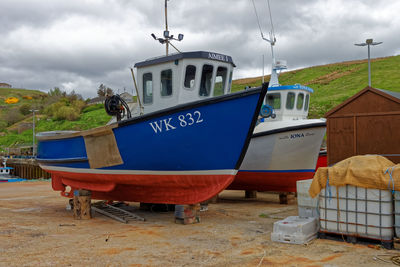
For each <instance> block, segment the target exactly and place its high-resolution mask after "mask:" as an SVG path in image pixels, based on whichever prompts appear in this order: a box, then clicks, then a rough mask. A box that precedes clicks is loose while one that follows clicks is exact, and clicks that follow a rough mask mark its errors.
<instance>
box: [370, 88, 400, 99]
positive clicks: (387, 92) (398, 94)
mask: <svg viewBox="0 0 400 267" xmlns="http://www.w3.org/2000/svg"><path fill="white" fill-rule="evenodd" d="M375 89H376V90H379V91H381V92H383V93H385V94H388V95H391V96H393V97H395V98H398V99H400V93H398V92H393V91H388V90H384V89H378V88H375Z"/></svg>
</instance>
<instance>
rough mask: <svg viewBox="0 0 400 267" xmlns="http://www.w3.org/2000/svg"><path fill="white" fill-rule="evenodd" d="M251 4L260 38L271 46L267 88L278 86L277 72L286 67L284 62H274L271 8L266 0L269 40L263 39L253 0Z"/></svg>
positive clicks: (274, 41)
mask: <svg viewBox="0 0 400 267" xmlns="http://www.w3.org/2000/svg"><path fill="white" fill-rule="evenodd" d="M252 2H253V7H254V12H255V14H256V18H257V23H258V28H259V29H260V33H261V38H262V39H263V40H264V41H267V42H268V43H269V44H270V46H271V56H272V70H271V78H270V81H269V87H272V86H279V80H278V76H279V73H278V71H280V70H282V69H286V68H287V67H286V62H284V61H279V62H277V61H276V60H275V54H274V45H275V43H276V38H275V31H274V24H273V23H272V13H271V7H270V5H269V0H267V4H268V11H269V17H270V22H271V31H270V32H269V39H268V38H266V37H264V34H263V32H262V29H261V25H260V19H259V17H258V13H257V9H256V5H255V4H254V0H252Z"/></svg>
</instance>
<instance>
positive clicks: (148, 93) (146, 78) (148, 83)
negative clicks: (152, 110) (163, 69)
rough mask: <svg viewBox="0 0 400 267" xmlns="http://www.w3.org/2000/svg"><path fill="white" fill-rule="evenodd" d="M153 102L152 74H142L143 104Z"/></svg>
mask: <svg viewBox="0 0 400 267" xmlns="http://www.w3.org/2000/svg"><path fill="white" fill-rule="evenodd" d="M152 102H153V74H151V73H150V72H149V73H145V74H143V103H144V104H150V103H152Z"/></svg>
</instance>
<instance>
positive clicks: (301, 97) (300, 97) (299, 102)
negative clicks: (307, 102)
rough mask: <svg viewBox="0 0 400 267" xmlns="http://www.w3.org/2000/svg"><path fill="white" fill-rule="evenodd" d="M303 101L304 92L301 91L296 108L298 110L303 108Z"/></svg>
mask: <svg viewBox="0 0 400 267" xmlns="http://www.w3.org/2000/svg"><path fill="white" fill-rule="evenodd" d="M303 103H304V94H303V93H300V94H298V95H297V104H296V108H297V109H298V110H301V109H302V108H303Z"/></svg>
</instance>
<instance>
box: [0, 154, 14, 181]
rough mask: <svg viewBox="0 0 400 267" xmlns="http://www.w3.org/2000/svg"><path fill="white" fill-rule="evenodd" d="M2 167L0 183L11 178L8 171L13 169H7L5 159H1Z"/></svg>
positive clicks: (0, 169) (0, 168)
mask: <svg viewBox="0 0 400 267" xmlns="http://www.w3.org/2000/svg"><path fill="white" fill-rule="evenodd" d="M2 164H3V166H2V167H0V182H8V180H9V179H10V178H12V177H11V174H10V171H11V170H12V169H13V168H12V167H7V159H6V158H3V162H2Z"/></svg>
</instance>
